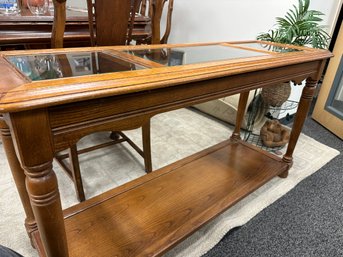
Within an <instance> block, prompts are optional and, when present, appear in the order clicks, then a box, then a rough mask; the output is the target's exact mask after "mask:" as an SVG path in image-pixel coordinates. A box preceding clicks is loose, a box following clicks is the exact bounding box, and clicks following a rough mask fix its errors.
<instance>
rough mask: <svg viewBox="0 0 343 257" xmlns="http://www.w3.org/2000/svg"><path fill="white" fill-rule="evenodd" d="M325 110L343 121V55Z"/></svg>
mask: <svg viewBox="0 0 343 257" xmlns="http://www.w3.org/2000/svg"><path fill="white" fill-rule="evenodd" d="M325 109H326V110H328V111H329V112H330V113H332V114H333V115H335V116H336V117H338V118H340V119H341V120H343V55H342V56H341V61H340V64H339V66H338V69H337V72H336V76H335V79H334V81H333V84H332V87H331V90H330V93H329V97H328V99H327V101H326V104H325Z"/></svg>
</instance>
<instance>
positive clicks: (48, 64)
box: [7, 52, 145, 81]
mask: <svg viewBox="0 0 343 257" xmlns="http://www.w3.org/2000/svg"><path fill="white" fill-rule="evenodd" d="M7 59H8V60H9V61H10V62H11V63H12V64H13V65H15V66H16V67H17V69H18V70H20V71H21V72H22V73H23V74H24V75H26V76H27V77H29V78H30V79H31V80H33V81H36V80H46V79H56V78H66V77H76V76H84V75H92V74H100V73H110V72H120V71H130V70H137V69H144V68H145V67H143V66H140V65H136V64H133V63H130V62H127V61H125V60H122V59H120V58H118V57H115V56H113V55H110V54H106V53H102V52H81V53H80V52H79V53H67V54H38V55H26V56H9V57H7Z"/></svg>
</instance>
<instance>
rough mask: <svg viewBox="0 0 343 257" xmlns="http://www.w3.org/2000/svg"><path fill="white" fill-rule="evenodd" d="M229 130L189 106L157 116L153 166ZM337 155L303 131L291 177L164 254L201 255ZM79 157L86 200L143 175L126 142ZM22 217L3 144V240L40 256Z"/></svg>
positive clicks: (68, 197)
mask: <svg viewBox="0 0 343 257" xmlns="http://www.w3.org/2000/svg"><path fill="white" fill-rule="evenodd" d="M231 130H232V128H231V127H229V126H228V125H226V124H224V123H220V122H217V121H215V120H213V119H211V118H208V117H207V116H203V115H200V114H199V113H198V112H195V111H192V110H189V109H181V110H177V111H173V112H169V113H165V114H162V115H158V116H156V117H154V118H153V119H152V156H153V167H154V169H156V168H159V167H163V166H165V165H166V164H169V163H171V162H174V161H176V160H178V159H181V158H183V157H185V156H188V155H190V154H192V153H194V152H197V151H199V150H201V149H204V148H206V147H208V146H211V145H214V144H216V143H218V142H220V141H222V140H224V139H227V138H228V137H229V136H230V134H231ZM127 134H129V135H130V136H131V138H133V139H134V140H135V141H136V142H140V141H141V140H140V130H135V131H130V133H127ZM107 137H108V133H99V134H96V135H92V136H90V137H88V138H85V139H84V140H82V142H81V144H87V142H91V141H92V140H97V141H99V140H102V139H106V138H107ZM337 154H338V152H337V151H336V150H334V149H332V148H329V147H327V146H325V145H323V144H321V143H318V142H317V141H315V140H313V139H311V138H309V137H307V136H305V135H301V137H300V139H299V142H298V145H297V148H296V151H295V160H294V162H295V163H294V166H293V167H292V169H291V170H290V175H289V177H288V178H287V179H280V178H274V179H273V180H272V181H270V182H269V183H267V184H266V185H265V186H263V187H262V188H260V189H259V190H257V191H255V192H254V193H253V194H251V195H250V196H248V197H246V198H245V199H244V200H243V201H241V202H239V203H238V204H236V205H235V206H233V207H232V208H230V209H229V210H228V211H226V212H225V213H224V214H222V215H221V216H219V217H218V218H217V219H215V220H214V221H212V222H211V223H210V224H208V225H206V226H205V227H203V228H202V229H201V230H199V231H198V232H196V233H195V234H193V235H192V236H191V237H189V238H188V239H186V240H185V241H184V242H182V243H181V244H180V245H178V246H177V247H175V248H174V249H173V250H171V251H170V252H169V253H167V254H166V256H168V257H171V256H179V257H181V256H182V257H184V256H187V257H188V256H201V255H202V254H204V253H205V252H207V251H208V250H209V249H211V248H212V247H213V246H214V245H215V244H216V243H218V242H219V240H220V239H221V238H222V237H223V236H224V235H225V233H227V232H228V231H229V230H230V229H231V228H233V227H236V226H240V225H243V224H244V223H246V222H247V221H248V220H249V219H251V218H252V217H253V216H254V215H256V214H257V213H258V212H260V211H261V210H262V209H264V208H265V207H267V206H268V205H269V204H271V203H273V202H274V201H275V200H277V199H278V198H279V197H281V196H282V195H284V194H285V193H287V192H288V191H289V190H291V189H292V188H293V187H294V186H295V185H296V184H298V183H299V182H300V181H301V180H302V179H304V178H306V177H307V176H309V175H311V174H312V173H314V172H315V171H316V170H318V169H319V168H320V167H322V166H323V165H324V164H325V163H327V162H328V161H330V160H331V159H332V158H333V157H335V156H336V155H337ZM80 161H81V164H82V165H81V169H82V174H83V181H84V187H85V192H86V197H87V198H90V197H92V196H94V195H97V194H99V193H101V192H103V191H106V190H107V189H109V188H112V187H115V186H118V185H120V184H123V183H125V182H127V181H129V180H132V179H135V178H137V177H139V176H142V175H144V172H143V162H142V159H141V157H140V156H138V154H136V153H135V152H132V151H131V149H130V148H129V147H127V146H126V145H118V146H114V147H109V148H105V149H103V150H100V151H94V152H92V153H89V154H87V155H82V156H81V157H80ZM54 166H55V171H56V174H57V176H58V181H59V187H60V191H61V195H62V204H63V206H64V207H68V206H71V205H73V204H75V203H77V200H76V197H75V193H74V188H73V186H72V183H71V182H70V181H69V179H68V178H67V177H66V175H65V174H63V173H62V172H61V170H60V169H59V167H58V166H56V165H54ZM94 167H95V168H94ZM93 170H95V171H93ZM23 217H24V213H23V209H22V207H21V204H20V200H19V197H18V195H17V192H16V190H15V186H14V182H13V180H12V177H11V175H10V171H9V168H8V165H7V162H6V158H5V155H4V150H3V148H2V145H0V244H2V245H5V246H7V247H10V248H12V249H14V250H16V251H18V252H19V253H21V254H22V255H24V256H25V257H34V256H37V254H36V252H35V251H34V250H33V249H32V248H31V246H30V243H29V240H28V238H27V236H26V232H25V230H24V226H23V222H24V220H23ZM85 257H86V256H85ZM99 257H101V256H99Z"/></svg>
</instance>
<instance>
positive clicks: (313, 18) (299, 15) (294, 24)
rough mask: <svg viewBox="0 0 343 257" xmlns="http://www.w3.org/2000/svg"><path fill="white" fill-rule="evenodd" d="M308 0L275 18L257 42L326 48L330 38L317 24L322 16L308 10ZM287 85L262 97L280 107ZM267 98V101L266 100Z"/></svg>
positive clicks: (258, 37)
mask: <svg viewBox="0 0 343 257" xmlns="http://www.w3.org/2000/svg"><path fill="white" fill-rule="evenodd" d="M309 6H310V0H298V6H296V5H293V8H291V9H289V11H288V12H287V13H286V15H285V16H284V17H277V18H276V21H277V23H276V26H275V28H272V29H270V30H269V31H268V32H267V33H261V34H259V35H258V36H257V39H258V40H263V41H269V42H275V43H283V44H292V45H297V46H310V47H313V48H327V47H328V44H329V40H330V36H329V35H328V34H327V33H326V31H325V30H324V26H321V25H320V24H319V23H320V22H321V21H322V18H321V16H323V15H324V14H323V13H322V12H319V11H316V10H310V9H309ZM290 91H291V87H290V85H289V83H286V84H285V85H277V86H273V87H269V88H266V89H264V90H263V91H262V97H263V98H264V100H265V101H266V103H267V104H269V105H271V106H281V105H282V103H283V102H285V101H286V100H287V99H288V97H289V95H290ZM268 98H269V99H268Z"/></svg>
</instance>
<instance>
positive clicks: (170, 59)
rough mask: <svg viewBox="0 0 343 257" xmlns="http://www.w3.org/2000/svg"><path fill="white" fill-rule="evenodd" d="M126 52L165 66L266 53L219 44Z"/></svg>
mask: <svg viewBox="0 0 343 257" xmlns="http://www.w3.org/2000/svg"><path fill="white" fill-rule="evenodd" d="M127 52H128V53H130V54H133V55H135V56H138V57H141V58H144V59H147V60H151V61H154V62H157V63H160V64H163V65H166V66H177V65H182V64H194V63H203V62H211V61H223V60H230V59H236V58H245V57H254V56H262V55H266V54H265V53H261V52H255V51H249V50H244V49H239V48H234V47H228V46H220V45H211V46H190V47H178V48H164V49H144V50H133V51H127Z"/></svg>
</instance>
